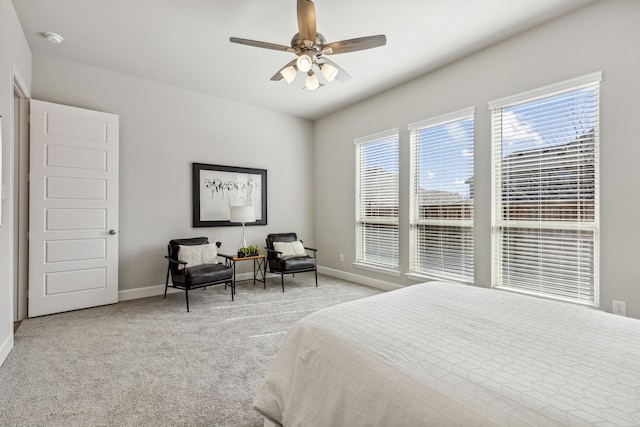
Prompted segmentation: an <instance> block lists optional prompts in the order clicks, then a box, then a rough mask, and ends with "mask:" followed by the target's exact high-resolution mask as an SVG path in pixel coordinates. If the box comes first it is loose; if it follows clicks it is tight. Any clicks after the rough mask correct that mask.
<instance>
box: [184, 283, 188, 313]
mask: <svg viewBox="0 0 640 427" xmlns="http://www.w3.org/2000/svg"><path fill="white" fill-rule="evenodd" d="M184 297H185V299H186V300H187V313H188V312H189V289H188V288H187V289H185V290H184Z"/></svg>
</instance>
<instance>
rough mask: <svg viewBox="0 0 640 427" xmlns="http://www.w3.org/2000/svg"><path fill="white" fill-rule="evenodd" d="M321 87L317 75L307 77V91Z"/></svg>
mask: <svg viewBox="0 0 640 427" xmlns="http://www.w3.org/2000/svg"><path fill="white" fill-rule="evenodd" d="M319 87H320V82H319V81H318V78H317V77H316V75H315V74H309V75H308V76H307V89H308V90H316V89H318V88H319Z"/></svg>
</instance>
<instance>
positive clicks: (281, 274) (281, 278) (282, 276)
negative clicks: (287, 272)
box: [280, 270, 284, 292]
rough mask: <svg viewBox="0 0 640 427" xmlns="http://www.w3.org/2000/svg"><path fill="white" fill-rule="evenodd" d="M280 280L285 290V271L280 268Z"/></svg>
mask: <svg viewBox="0 0 640 427" xmlns="http://www.w3.org/2000/svg"><path fill="white" fill-rule="evenodd" d="M280 282H281V283H282V292H284V271H283V270H280Z"/></svg>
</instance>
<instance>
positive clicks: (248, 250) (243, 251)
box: [238, 245, 260, 258]
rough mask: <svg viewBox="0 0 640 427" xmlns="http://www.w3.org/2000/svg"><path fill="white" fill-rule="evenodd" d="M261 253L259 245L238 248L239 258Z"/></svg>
mask: <svg viewBox="0 0 640 427" xmlns="http://www.w3.org/2000/svg"><path fill="white" fill-rule="evenodd" d="M257 255H260V248H259V247H257V246H253V245H251V246H246V247H244V248H240V249H238V258H245V257H251V256H257Z"/></svg>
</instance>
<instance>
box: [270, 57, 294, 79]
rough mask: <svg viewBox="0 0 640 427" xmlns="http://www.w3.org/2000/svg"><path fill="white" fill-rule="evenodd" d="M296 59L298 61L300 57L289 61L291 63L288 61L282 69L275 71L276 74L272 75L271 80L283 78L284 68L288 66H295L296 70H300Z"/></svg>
mask: <svg viewBox="0 0 640 427" xmlns="http://www.w3.org/2000/svg"><path fill="white" fill-rule="evenodd" d="M296 61H298V58H296V59H294V60H293V61H291V62H289V63H288V64H287V65H285V66H284V67H282V68H280V69H279V70H278V72H277V73H275V74H274V75H273V77H271V81H274V82H279V81H280V80H282V77H283V76H282V70H284V69H285V68H287V67H293V68H295V69H296V70H298V67H296Z"/></svg>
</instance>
